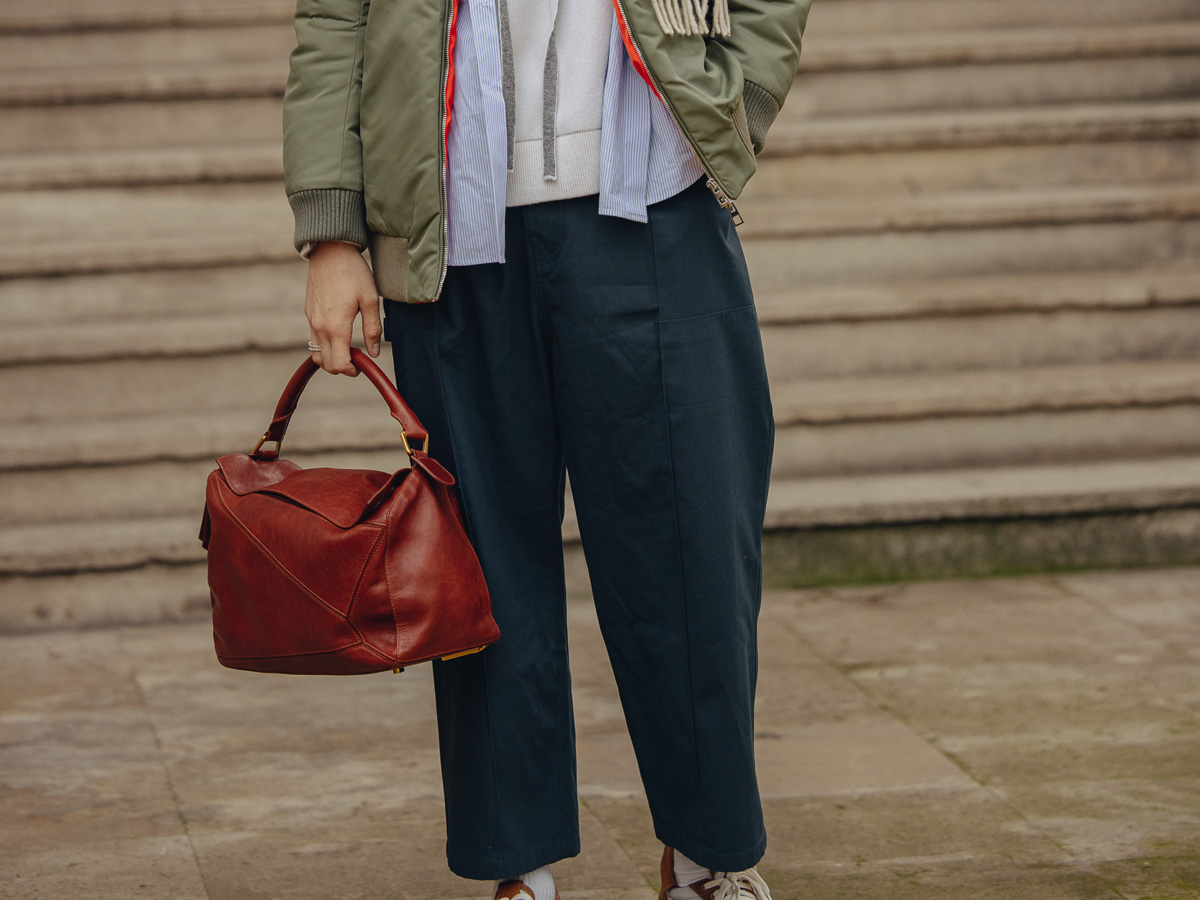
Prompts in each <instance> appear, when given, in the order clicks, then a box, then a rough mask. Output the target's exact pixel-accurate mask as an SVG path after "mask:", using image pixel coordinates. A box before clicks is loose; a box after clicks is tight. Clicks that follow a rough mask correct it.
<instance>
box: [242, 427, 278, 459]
mask: <svg viewBox="0 0 1200 900" xmlns="http://www.w3.org/2000/svg"><path fill="white" fill-rule="evenodd" d="M270 433H271V432H269V431H264V432H263V436H262V437H260V438H259V439H258V443H257V444H255V445H254V449H253V450H252V451H251V452H250V455H251V456H257V455H258V451H259V448H261V447H262V445H263V444H265V443H266V442H267V435H268V434H270ZM282 450H283V440H282V439H279V440H276V441H275V455H276V456H278V455H279V453H280V451H282Z"/></svg>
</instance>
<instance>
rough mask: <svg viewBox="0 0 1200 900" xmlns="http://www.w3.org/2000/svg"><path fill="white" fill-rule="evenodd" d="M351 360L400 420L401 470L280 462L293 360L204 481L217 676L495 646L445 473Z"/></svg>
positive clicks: (475, 564)
mask: <svg viewBox="0 0 1200 900" xmlns="http://www.w3.org/2000/svg"><path fill="white" fill-rule="evenodd" d="M350 355H351V358H352V360H353V362H354V365H355V366H357V367H358V370H359V371H360V372H362V373H363V374H364V375H366V376H367V378H368V379H369V380H370V381H371V383H372V384H374V385H375V387H376V388H377V389H378V390H379V393H380V394H382V395H383V399H384V400H385V401H387V405H388V407H389V408H390V409H391V412H392V417H393V418H395V419H396V420H397V421H398V422H399V423H400V443H401V445H402V446H403V447H404V450H405V452H406V453H407V454H408V456H409V458H410V460H411V467H406V468H402V469H400V470H399V471H396V472H392V473H390V474H389V473H387V472H379V471H375V470H370V469H336V468H328V467H322V468H311V469H304V468H301V467H300V466H299V465H297V464H296V463H294V462H292V461H291V460H286V459H280V458H279V451H280V447H281V445H282V442H283V435H284V433H285V432H286V431H287V427H288V422H289V421H290V420H291V418H292V413H294V412H295V411H296V403H297V401H298V400H299V399H300V394H301V392H302V391H303V390H304V387H305V385H307V384H308V381H309V379H310V378H312V376H313V374H314V373H315V372H317V371H318V370H319V367H318V366H317V364H316V363H314V362H313V360H312V357H311V356H309V357H305V360H304V363H303V364H302V365H301V366H300V368H299V369H297V370H296V373H295V374H294V375H293V376H292V378H291V380H290V381H289V382H288V384H287V387H285V388H284V391H283V395H282V396H281V397H280V398H279V404H278V405H277V406H276V407H275V417H274V419H272V421H271V426H270V427H269V428H268V429H267V431H266V433H265V434H264V435H263V436H262V438H261V439H260V440H259V442H258V444H257V445H256V446H255V448H254V450H253V452H251V453H233V454H230V455H228V456H222V457H220V458H219V459H218V460H217V461H216V462H217V468H216V469H214V470H213V471H212V473H211V474H209V476H208V485H207V489H206V497H205V504H204V517H203V520H202V522H201V525H200V540H201V542H202V543H203V544H204V547H205V549H206V550H207V551H208V586H209V592H210V594H211V598H212V613H213V641H214V643H215V645H216V651H217V658H218V659H219V660H220V661H221V663H222V664H223V665H225V666H229V667H230V668H234V669H248V670H250V671H254V672H285V673H290V674H302V675H358V674H365V673H368V672H383V671H387V670H389V669H390V670H393V671H400V670H401V669H403V668H404V667H405V666H408V665H411V664H413V663H418V662H424V661H426V660H430V659H435V658H441V659H449V658H451V657H454V656H459V655H465V654H467V653H472V652H474V651H476V650H481V649H483V648H484V647H485V646H487V645H488V644H491V643H492V642H494V641H495V640H496V639H497V638H499V636H500V631H499V629H498V628H497V627H496V622H495V620H494V619H493V618H492V607H491V599H490V597H489V596H488V590H487V585H486V584H485V583H484V579H483V572H482V571H481V570H480V568H479V560H478V559H477V558H476V556H475V551H474V549H473V548H472V547H471V544H470V541H469V540H468V539H467V535H466V532H465V531H464V529H463V522H462V512H461V510H460V509H459V506H458V498H457V497H456V496H455V495H454V493H453V491H451V490H450V486H451V485H452V484H454V477H453V476H452V475H451V474H450V473H449V472H448V471H446V469H444V468H443V467H442V466H441V465H439V464H438V463H437V462H436V461H435V460H434V459H433V458H432V457H430V456H429V455H427V453H426V451H427V450H428V449H429V435H428V433H427V432H426V431H425V428H424V427H423V426H422V425H421V423H420V421H419V420H418V419H417V417H416V415H415V414H414V413H413V411H412V410H411V409H410V408H409V406H408V404H407V403H405V402H404V398H403V397H401V396H400V393H399V392H398V391H397V390H396V388H395V387H394V386H393V385H392V382H391V381H390V380H389V379H388V377H387V376H386V375H385V374H384V373H383V372H382V371H381V370H380V369H379V367H378V366H377V365H375V363H374V362H372V360H371V358H370V357H368V356H367V355H366V354H365V353H363V352H362V351H361V350H359V349H357V348H351V350H350ZM269 443H274V445H275V446H274V448H273V449H264V447H263V445H264V444H269Z"/></svg>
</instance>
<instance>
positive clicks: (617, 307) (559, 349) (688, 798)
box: [384, 180, 775, 879]
mask: <svg viewBox="0 0 1200 900" xmlns="http://www.w3.org/2000/svg"><path fill="white" fill-rule="evenodd" d="M596 207H597V197H596V196H595V195H592V196H589V197H580V198H577V199H571V200H559V201H553V202H549V203H540V204H535V205H531V206H521V207H512V208H510V209H508V210H507V216H506V223H505V225H506V244H505V257H506V262H505V263H503V264H487V265H478V266H455V267H451V268H450V269H449V271H448V273H447V276H446V284H445V288H444V291H443V293H442V295H441V297H440V299H438V300H437V301H435V302H433V303H420V304H415V303H414V304H408V303H398V302H395V301H391V300H388V301H385V304H384V306H385V310H384V312H385V334H386V336H387V339H388V340H389V341H390V342H391V344H392V351H393V356H394V361H395V371H396V381H397V384H398V385H399V387H400V390H401V393H403V394H404V396H405V398H406V399H407V400H408V401H409V403H410V404H411V405H412V407H413V409H414V410H416V412H417V414H418V415H419V416H420V417H421V419H422V420H423V422H424V424H425V426H426V427H427V428H428V429H429V433H430V435H431V445H430V452H431V454H432V455H433V456H434V457H435V458H436V459H438V460H439V461H440V462H441V463H443V464H444V465H445V466H446V467H447V468H448V469H450V471H451V472H452V473H453V474H454V475H455V477H456V478H457V486H456V490H457V491H458V494H459V498H460V500H461V502H462V508H463V512H464V518H465V520H466V524H467V531H468V534H469V535H470V537H471V540H472V542H473V543H474V546H475V549H476V552H477V553H478V555H479V559H480V563H481V564H482V567H483V572H484V576H485V578H486V579H487V583H488V587H489V589H490V592H491V596H492V604H493V610H494V613H495V616H496V621H497V623H498V624H499V626H500V631H501V637H500V640H499V641H498V642H497V643H496V644H494V645H492V646H491V647H489V648H488V649H487V650H485V651H484V652H482V653H479V654H475V655H473V656H468V657H463V658H460V659H456V660H451V661H449V662H435V663H434V667H433V668H434V680H435V691H436V701H437V715H438V728H439V732H440V747H441V761H442V778H443V782H444V787H445V796H446V819H447V831H448V840H447V856H448V861H449V865H450V868H451V869H452V870H453V871H454V872H456V873H457V874H459V875H461V876H464V877H467V878H479V879H498V878H507V877H513V876H516V875H520V874H522V873H525V872H528V871H531V870H533V869H535V868H538V867H539V866H542V865H546V864H549V863H551V862H554V861H555V860H558V859H562V858H565V857H568V856H573V855H575V854H577V853H578V852H579V810H578V798H577V793H576V777H575V729H574V721H573V717H572V709H571V683H570V673H569V671H568V667H567V626H566V603H565V589H564V575H563V551H562V536H561V526H562V519H563V507H564V493H563V492H564V485H565V473H566V472H569V473H570V483H571V490H572V495H573V498H574V503H575V508H576V512H577V515H578V520H579V532H580V537H581V539H582V544H583V551H584V556H585V559H586V561H587V567H588V572H589V576H590V579H591V586H592V589H593V593H594V596H595V604H596V610H597V614H598V617H599V622H600V627H601V630H602V633H603V636H604V640H605V643H606V646H607V649H608V654H609V658H610V660H611V662H612V667H613V671H614V673H615V675H616V681H617V687H618V689H619V692H620V697H621V703H622V706H623V709H624V712H625V717H626V721H627V723H628V726H629V732H630V735H631V736H632V740H633V746H634V750H635V751H636V754H637V760H638V766H639V769H640V772H641V776H642V780H643V782H644V784H645V788H646V795H647V797H648V800H649V804H650V809H651V812H652V814H653V818H654V825H655V831H656V833H657V835H658V837H659V839H660V840H662V841H663V842H664V843H666V844H668V845H670V846H673V847H676V848H678V849H679V850H680V851H681V852H682V853H684V854H685V855H687V856H688V857H690V858H691V859H693V860H695V861H696V862H698V863H700V864H701V865H704V866H707V867H709V868H712V869H716V870H720V871H733V870H739V869H745V868H749V867H750V866H752V865H754V864H755V863H756V862H758V860H759V859H760V858H761V857H762V853H763V849H764V847H765V845H766V837H765V833H764V830H763V819H762V806H761V803H760V800H759V793H758V785H757V781H756V778H755V771H754V746H753V738H754V727H753V709H754V688H755V679H756V676H757V667H758V659H757V651H756V627H757V619H758V610H759V603H760V598H761V588H762V577H761V573H762V553H761V540H762V525H763V515H764V510H765V504H766V498H767V486H768V481H769V474H770V467H771V454H772V448H773V445H774V436H775V426H774V421H773V419H772V415H771V398H770V393H769V390H768V386H767V375H766V369H765V366H764V362H763V350H762V342H761V338H760V335H759V331H758V318H757V314H756V312H755V309H754V301H753V297H752V295H751V291H750V281H749V278H748V275H747V272H746V263H745V259H744V257H743V255H742V249H741V245H740V243H739V241H738V237H737V235H736V233H735V232H734V228H733V223H732V221H731V220H730V217H729V215H728V213H726V212H725V211H724V210H723V209H721V208H720V207H719V206H718V205H717V202H716V200H715V199H714V197H713V195H712V194H711V193H710V192H709V191H708V189H707V188H706V187H705V186H704V182H703V180H701V181H697V182H696V183H695V184H693V185H692V186H691V187H689V188H687V189H686V190H684V191H682V192H681V193H679V194H676V195H675V196H674V197H671V198H669V199H667V200H664V201H662V202H660V203H656V204H652V205H651V206H650V208H649V222H648V223H646V224H640V223H636V222H631V221H628V220H625V219H619V218H615V217H611V216H601V215H599V214H598V212H597V209H596Z"/></svg>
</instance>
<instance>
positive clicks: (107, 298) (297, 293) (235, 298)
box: [0, 253, 307, 359]
mask: <svg viewBox="0 0 1200 900" xmlns="http://www.w3.org/2000/svg"><path fill="white" fill-rule="evenodd" d="M306 274H307V264H306V263H305V262H304V261H303V260H302V259H300V256H299V255H298V254H296V253H293V254H292V255H291V256H290V257H288V258H287V260H286V261H284V262H280V263H269V264H262V265H248V266H228V267H212V266H205V267H203V268H196V269H183V268H181V269H163V270H160V271H155V272H112V273H105V274H102V275H63V276H59V277H52V278H12V279H7V280H2V279H0V319H3V321H4V323H5V325H6V329H7V328H12V329H13V330H14V331H15V330H18V329H29V330H27V331H26V332H25V333H26V335H27V336H28V337H29V338H30V339H36V338H34V335H35V334H37V333H40V334H45V333H46V332H45V331H44V330H42V329H50V330H53V329H58V330H60V331H61V332H62V334H63V335H64V338H63V339H64V340H66V339H67V338H66V337H65V336H66V335H67V334H73V335H76V336H75V337H73V338H72V340H74V341H75V344H76V345H81V344H85V343H90V342H89V341H87V339H86V335H87V332H88V330H89V329H91V328H94V327H97V326H100V325H103V324H104V323H105V322H110V321H115V320H117V319H120V320H121V321H123V322H125V323H126V326H127V327H129V328H134V327H136V326H135V323H138V322H146V323H149V322H151V321H152V320H153V321H155V322H157V321H160V320H163V319H169V318H171V317H175V316H178V317H181V318H183V319H189V320H203V319H214V318H224V319H225V320H226V321H227V322H229V323H230V327H231V328H236V329H240V327H241V326H239V325H238V321H239V317H240V316H241V315H243V314H245V315H250V316H264V315H269V314H274V315H275V316H277V317H278V318H277V319H276V322H277V323H279V324H283V323H284V322H285V321H290V320H291V319H292V318H293V317H294V316H295V315H296V314H297V313H299V312H300V311H301V310H303V308H304V287H305V280H306ZM77 327H78V329H80V332H81V333H82V334H79V333H77V332H75V331H74V329H76V328H77ZM147 334H148V333H147ZM153 339H154V340H170V341H173V342H176V343H178V342H179V341H181V340H184V338H182V337H180V336H178V335H176V336H172V337H166V336H165V335H164V334H160V333H157V332H155V333H154V334H153ZM106 340H110V341H112V340H115V341H117V345H116V348H117V349H116V352H117V354H118V355H119V354H120V353H122V352H126V350H124V349H122V348H132V347H136V346H138V345H139V344H140V343H141V341H142V338H141V337H129V338H124V337H121V336H120V335H113V334H111V333H110V334H108V335H106ZM42 348H43V349H50V345H49V344H48V343H43V344H42ZM10 352H11V353H13V354H14V355H13V356H10V358H14V359H15V358H17V357H18V356H20V358H22V359H28V358H30V357H29V356H28V355H22V353H21V351H19V350H10ZM49 355H50V356H54V355H55V354H53V353H52V354H49Z"/></svg>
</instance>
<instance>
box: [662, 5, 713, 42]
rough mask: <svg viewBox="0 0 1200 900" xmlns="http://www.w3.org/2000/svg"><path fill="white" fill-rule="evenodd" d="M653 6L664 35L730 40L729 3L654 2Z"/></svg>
mask: <svg viewBox="0 0 1200 900" xmlns="http://www.w3.org/2000/svg"><path fill="white" fill-rule="evenodd" d="M710 3H711V10H710ZM651 5H652V6H653V7H654V15H655V17H656V18H657V19H658V24H659V27H660V28H662V30H663V34H707V35H710V36H712V37H729V32H730V22H729V0H651ZM710 13H711V21H712V25H711V26H710V25H709V24H708V22H709V19H710Z"/></svg>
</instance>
